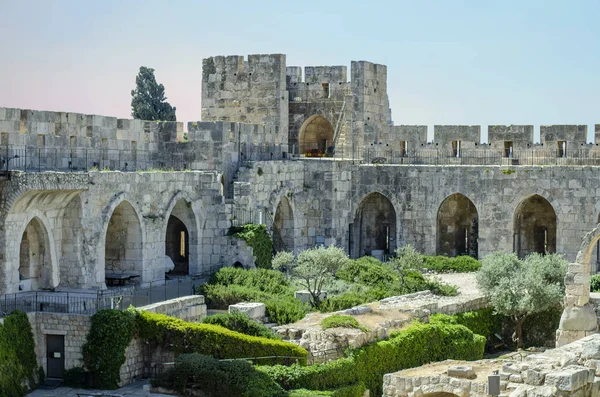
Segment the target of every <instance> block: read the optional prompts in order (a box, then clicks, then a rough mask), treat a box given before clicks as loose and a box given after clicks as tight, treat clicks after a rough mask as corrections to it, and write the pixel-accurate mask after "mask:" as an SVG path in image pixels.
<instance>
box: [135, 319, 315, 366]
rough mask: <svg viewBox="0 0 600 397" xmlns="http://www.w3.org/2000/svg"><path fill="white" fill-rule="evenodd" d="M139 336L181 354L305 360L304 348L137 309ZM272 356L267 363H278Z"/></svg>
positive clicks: (303, 361)
mask: <svg viewBox="0 0 600 397" xmlns="http://www.w3.org/2000/svg"><path fill="white" fill-rule="evenodd" d="M137 324H138V329H139V336H140V337H141V338H142V339H146V340H148V341H150V342H153V343H156V344H158V345H160V346H163V347H165V348H167V349H170V350H172V351H174V352H175V354H181V353H199V354H204V355H207V356H211V357H214V358H217V359H223V358H250V357H265V356H279V357H297V358H298V361H299V362H301V363H302V364H305V363H306V358H307V355H308V353H307V352H306V350H304V349H302V348H301V347H298V346H296V345H294V344H292V343H288V342H282V341H279V340H273V339H266V338H260V337H256V336H249V335H244V334H241V333H239V332H235V331H231V330H228V329H226V328H223V327H221V326H218V325H212V324H198V323H189V322H186V321H183V320H180V319H178V318H174V317H168V316H165V315H163V314H157V313H149V312H140V313H138V316H137ZM278 361H281V360H278V359H277V358H273V359H272V360H271V362H278Z"/></svg>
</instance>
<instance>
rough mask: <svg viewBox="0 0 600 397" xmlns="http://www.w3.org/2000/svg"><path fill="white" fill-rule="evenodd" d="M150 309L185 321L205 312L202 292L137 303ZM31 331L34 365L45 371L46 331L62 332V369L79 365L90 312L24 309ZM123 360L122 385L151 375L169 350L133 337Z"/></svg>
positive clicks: (168, 359) (169, 359) (166, 359)
mask: <svg viewBox="0 0 600 397" xmlns="http://www.w3.org/2000/svg"><path fill="white" fill-rule="evenodd" d="M139 310H145V311H149V312H153V313H161V314H165V315H167V316H172V317H177V318H180V319H182V320H185V321H199V320H201V319H202V318H203V317H204V316H206V305H205V304H204V296H202V295H193V296H187V297H183V298H178V299H172V300H168V301H165V302H160V303H156V304H153V305H148V306H144V307H140V308H139ZM27 315H28V317H29V322H30V323H31V328H32V331H33V337H34V341H35V350H36V355H37V359H38V365H39V366H41V367H42V368H44V370H46V371H47V368H48V367H47V363H46V357H47V351H46V335H64V338H65V369H70V368H73V367H82V366H83V365H84V364H83V355H82V352H81V349H82V347H83V345H84V344H85V342H86V340H87V334H88V332H89V330H90V328H91V325H92V319H91V316H90V315H83V314H67V313H46V312H35V313H28V314H27ZM125 357H126V361H125V364H123V366H122V367H121V385H126V384H128V383H131V382H132V381H134V380H137V379H139V378H140V377H143V376H149V375H152V371H154V368H155V367H156V366H157V365H162V363H165V362H172V361H173V360H174V355H173V353H172V352H169V351H163V350H162V349H155V348H153V347H151V346H150V345H148V344H146V343H145V342H143V341H140V340H138V339H134V340H133V341H132V342H131V343H130V344H129V346H128V347H127V349H126V351H125Z"/></svg>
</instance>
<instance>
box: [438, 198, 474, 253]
mask: <svg viewBox="0 0 600 397" xmlns="http://www.w3.org/2000/svg"><path fill="white" fill-rule="evenodd" d="M478 222H479V216H478V213H477V207H476V206H475V204H474V203H473V202H472V201H471V200H470V199H469V198H468V197H467V196H465V195H464V194H461V193H454V194H451V195H449V196H448V197H446V198H445V199H444V201H442V203H441V204H440V207H439V209H438V212H437V244H436V251H437V254H438V255H445V256H450V257H454V256H459V255H470V256H472V257H474V258H477V255H478V244H477V241H478V238H479V223H478Z"/></svg>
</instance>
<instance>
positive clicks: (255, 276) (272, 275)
mask: <svg viewBox="0 0 600 397" xmlns="http://www.w3.org/2000/svg"><path fill="white" fill-rule="evenodd" d="M215 284H219V285H225V286H231V285H241V286H245V287H251V288H255V289H258V290H260V291H263V292H266V293H269V294H290V293H291V291H290V288H289V282H288V280H287V279H286V277H285V276H284V275H283V273H281V272H279V271H277V270H268V269H252V270H246V269H239V268H233V267H224V268H221V269H220V270H219V271H218V272H217V273H215V274H214V275H213V276H212V277H211V279H210V281H209V282H208V285H215Z"/></svg>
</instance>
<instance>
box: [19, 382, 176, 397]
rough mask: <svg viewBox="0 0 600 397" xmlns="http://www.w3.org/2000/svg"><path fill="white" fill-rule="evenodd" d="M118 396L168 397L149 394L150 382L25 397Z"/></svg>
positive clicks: (43, 392)
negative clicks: (115, 387)
mask: <svg viewBox="0 0 600 397" xmlns="http://www.w3.org/2000/svg"><path fill="white" fill-rule="evenodd" d="M102 393H104V395H105V396H120V397H170V396H168V395H167V394H159V393H150V381H148V380H145V381H140V382H135V383H132V384H130V385H127V386H125V387H122V388H120V389H117V390H87V389H72V388H70V387H59V388H56V389H54V390H43V389H38V390H34V391H33V392H31V393H29V394H28V395H27V397H88V396H94V395H98V396H102Z"/></svg>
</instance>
